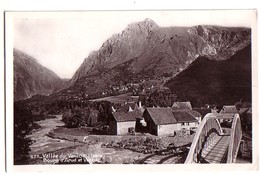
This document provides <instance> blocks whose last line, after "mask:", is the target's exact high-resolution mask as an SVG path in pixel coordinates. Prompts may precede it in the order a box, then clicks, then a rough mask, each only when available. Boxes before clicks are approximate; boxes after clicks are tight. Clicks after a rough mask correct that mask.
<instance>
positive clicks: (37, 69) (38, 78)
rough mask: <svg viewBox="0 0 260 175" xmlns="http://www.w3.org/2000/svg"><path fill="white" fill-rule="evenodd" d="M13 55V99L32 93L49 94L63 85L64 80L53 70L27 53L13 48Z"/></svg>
mask: <svg viewBox="0 0 260 175" xmlns="http://www.w3.org/2000/svg"><path fill="white" fill-rule="evenodd" d="M13 57H14V101H18V100H24V99H27V98H30V97H32V96H33V95H37V94H41V95H50V94H51V93H52V92H53V91H58V90H60V89H62V88H63V86H64V87H65V81H63V80H62V79H61V78H59V76H58V75H56V74H55V73H54V72H53V71H51V70H49V69H48V68H46V67H44V66H42V65H41V64H39V63H38V61H37V60H36V59H35V58H33V57H31V56H29V55H28V54H26V53H24V52H22V51H20V50H19V49H16V48H14V49H13Z"/></svg>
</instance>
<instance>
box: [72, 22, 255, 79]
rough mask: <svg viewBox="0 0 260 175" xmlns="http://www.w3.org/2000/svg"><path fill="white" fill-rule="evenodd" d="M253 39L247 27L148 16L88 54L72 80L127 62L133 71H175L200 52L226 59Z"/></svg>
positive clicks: (152, 74) (105, 70)
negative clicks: (163, 22) (170, 22)
mask: <svg viewBox="0 0 260 175" xmlns="http://www.w3.org/2000/svg"><path fill="white" fill-rule="evenodd" d="M250 39H251V38H250V29H247V28H227V27H219V26H194V27H160V26H158V25H157V24H156V23H155V22H154V21H152V20H150V19H146V20H144V21H141V22H137V23H132V24H130V25H128V26H127V28H126V29H125V30H124V31H122V32H121V33H120V34H115V35H113V36H112V37H111V38H109V39H108V40H106V41H105V42H104V43H103V45H102V46H101V48H100V49H99V50H98V51H94V52H92V53H91V54H90V55H89V56H88V57H87V58H85V60H84V62H83V63H82V65H81V66H80V68H79V69H78V70H77V71H76V73H75V74H74V76H73V78H72V80H71V83H72V84H73V83H75V82H76V81H77V80H79V79H80V78H82V77H86V76H90V75H94V74H96V75H97V74H102V73H105V72H107V71H110V70H111V69H113V68H115V67H116V66H120V65H123V64H128V66H127V71H129V72H130V73H133V74H142V73H145V74H147V73H148V74H149V75H151V76H162V75H163V74H168V75H175V74H176V73H178V72H180V71H181V70H183V69H185V68H186V67H187V66H188V65H190V63H192V62H193V61H194V60H196V58H197V57H199V56H206V57H208V58H209V59H213V60H219V61H220V60H226V59H228V58H230V57H231V56H232V55H234V54H235V53H236V52H237V51H238V50H241V49H243V48H244V47H245V46H247V45H248V44H249V43H250Z"/></svg>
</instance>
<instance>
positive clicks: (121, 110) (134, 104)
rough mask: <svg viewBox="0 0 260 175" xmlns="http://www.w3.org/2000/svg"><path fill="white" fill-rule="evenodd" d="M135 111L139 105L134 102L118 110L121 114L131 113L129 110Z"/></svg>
mask: <svg viewBox="0 0 260 175" xmlns="http://www.w3.org/2000/svg"><path fill="white" fill-rule="evenodd" d="M130 108H131V109H132V110H135V109H136V108H137V104H136V103H134V102H131V103H126V104H125V105H124V106H123V107H122V108H120V109H118V110H117V111H119V112H129V109H130Z"/></svg>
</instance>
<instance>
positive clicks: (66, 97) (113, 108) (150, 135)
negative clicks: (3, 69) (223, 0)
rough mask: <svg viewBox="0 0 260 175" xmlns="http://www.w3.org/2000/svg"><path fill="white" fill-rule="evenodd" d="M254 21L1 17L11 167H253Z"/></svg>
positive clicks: (88, 14) (191, 16)
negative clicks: (192, 165) (6, 58)
mask: <svg viewBox="0 0 260 175" xmlns="http://www.w3.org/2000/svg"><path fill="white" fill-rule="evenodd" d="M255 19H256V11H254V10H233V11H232V10H194V11H192V10H183V11H182V10H179V11H174V10H167V11H163V10H162V11H159V10H158V11H82V12H58V11H57V12H6V14H5V22H6V23H5V27H6V37H5V39H6V49H7V52H8V53H9V54H7V56H9V57H8V60H7V64H8V65H9V67H12V72H11V73H7V74H9V75H10V76H11V78H9V79H8V80H7V83H9V84H11V85H10V86H9V87H10V88H7V89H8V90H9V91H11V96H9V97H12V98H11V100H10V102H11V104H12V106H11V107H10V109H11V113H13V116H12V117H11V116H7V118H9V117H11V118H12V119H10V124H7V125H8V126H11V127H12V128H9V130H8V131H7V132H9V131H10V133H11V135H10V134H9V135H8V136H11V137H12V138H10V137H8V138H7V141H8V143H12V145H8V147H7V149H9V151H8V153H11V155H12V156H11V159H9V160H12V162H11V164H12V165H14V166H21V165H28V166H29V165H62V164H67V165H71V164H73V165H75V164H132V165H135V164H137V165H141V164H151V165H153V164H168V165H169V164H188V165H189V164H216V165H218V164H238V165H240V164H241V165H242V164H247V165H250V164H252V163H253V162H254V156H255V155H254V153H258V152H255V151H253V143H254V140H253V138H254V137H253V136H254V134H253V125H254V121H257V119H256V117H257V116H256V115H255V113H254V112H255V111H254V107H253V101H254V100H253V99H254V98H255V97H254V93H253V85H254V82H255V77H256V76H255V75H254V74H253V71H254V69H253V67H254V65H253V63H254V62H253V55H254V53H253V51H252V50H253V49H252V48H253V47H254V42H253V30H252V27H253V26H254V23H255ZM9 72H10V70H9ZM9 111H10V110H9ZM7 114H8V112H7ZM7 122H9V119H8V121H7ZM10 140H11V141H10ZM9 156H10V154H9ZM9 163H10V162H9ZM86 166H90V165H86ZM101 166H102V165H101Z"/></svg>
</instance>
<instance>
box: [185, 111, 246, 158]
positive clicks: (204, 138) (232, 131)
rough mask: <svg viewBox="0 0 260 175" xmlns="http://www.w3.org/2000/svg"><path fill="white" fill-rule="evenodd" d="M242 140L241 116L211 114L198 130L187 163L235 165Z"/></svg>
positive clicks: (205, 118) (204, 119)
mask: <svg viewBox="0 0 260 175" xmlns="http://www.w3.org/2000/svg"><path fill="white" fill-rule="evenodd" d="M220 123H222V125H223V124H226V125H230V126H231V127H224V126H221V124H220ZM241 139H242V128H241V121H240V117H239V114H227V113H226V114H225V113H209V114H207V115H206V116H205V117H204V118H203V120H202V121H201V124H200V126H199V127H198V128H197V131H196V134H195V136H194V139H193V142H192V144H191V147H190V150H189V153H188V156H187V158H186V160H185V163H235V162H236V157H237V154H238V151H239V146H240V142H241Z"/></svg>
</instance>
